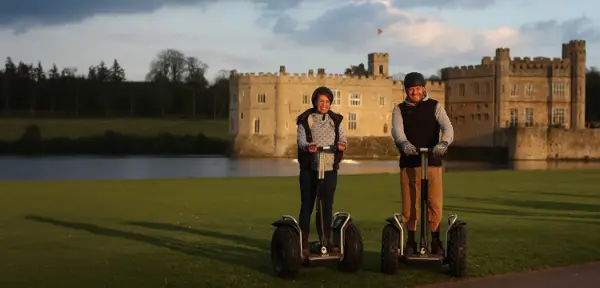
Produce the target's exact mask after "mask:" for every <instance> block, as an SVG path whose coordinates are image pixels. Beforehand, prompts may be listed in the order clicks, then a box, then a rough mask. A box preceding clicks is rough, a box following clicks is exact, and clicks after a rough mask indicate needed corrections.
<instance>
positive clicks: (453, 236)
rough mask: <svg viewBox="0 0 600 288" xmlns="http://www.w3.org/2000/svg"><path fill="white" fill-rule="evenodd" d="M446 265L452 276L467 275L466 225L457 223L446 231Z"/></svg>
mask: <svg viewBox="0 0 600 288" xmlns="http://www.w3.org/2000/svg"><path fill="white" fill-rule="evenodd" d="M448 234H449V235H448V266H449V268H450V274H451V275H452V276H454V277H464V276H466V275H467V226H466V225H459V226H457V227H455V228H454V229H452V230H451V231H450V233H448Z"/></svg>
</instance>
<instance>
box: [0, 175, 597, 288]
mask: <svg viewBox="0 0 600 288" xmlns="http://www.w3.org/2000/svg"><path fill="white" fill-rule="evenodd" d="M598 175H600V171H598V170H572V171H527V172H523V171H519V172H513V171H500V172H468V173H467V172H460V173H458V172H456V173H447V174H445V177H446V178H445V211H444V214H445V215H446V217H447V215H448V214H449V213H458V214H459V217H460V218H461V219H465V220H466V221H467V222H468V224H469V237H470V238H469V263H470V276H472V277H480V276H486V275H490V274H498V273H506V272H515V271H524V270H529V269H534V268H542V267H547V266H561V265H569V264H576V263H582V262H586V261H592V260H600V246H599V245H598V243H600V191H599V188H598V187H600V177H598ZM298 194H299V193H298V188H297V179H296V178H295V177H292V178H270V179H266V178H262V179H259V178H249V179H189V180H188V179H186V180H144V181H70V182H67V181H65V182H0V255H2V260H3V261H0V286H1V287H13V286H20V287H61V288H63V287H406V286H412V285H416V284H426V283H433V282H440V281H448V280H451V278H450V277H449V276H446V274H444V271H441V270H438V269H441V268H438V269H431V268H429V269H423V268H421V269H415V268H411V269H407V270H405V271H399V273H397V274H396V275H393V276H386V275H383V274H380V272H379V245H380V237H381V230H382V228H383V226H384V224H385V222H384V219H385V218H386V217H388V216H390V215H391V214H392V213H393V212H399V210H400V207H401V205H400V202H399V201H400V192H399V180H398V176H397V175H365V176H342V177H340V181H339V185H338V190H337V198H336V203H335V210H336V211H341V210H344V211H349V212H351V213H352V215H353V217H354V219H355V221H356V224H357V226H358V227H359V228H360V229H361V231H362V234H363V237H364V240H365V250H366V251H365V264H364V267H363V271H361V272H359V273H357V274H343V273H340V272H338V271H337V270H333V269H335V267H333V268H327V267H317V268H311V269H304V270H302V271H301V273H300V275H299V278H298V279H297V280H295V281H285V280H280V279H277V278H275V277H274V276H273V274H272V272H271V266H270V262H269V252H268V249H269V241H270V238H271V233H272V231H273V228H272V227H271V226H270V223H271V222H272V221H274V220H276V219H277V218H278V217H279V216H280V215H281V214H292V215H296V214H298V209H299V203H298V202H299V195H298ZM446 225H447V224H446V223H444V226H443V228H444V229H445V227H446ZM313 227H314V225H313ZM313 229H314V228H313ZM315 234H316V233H315V232H314V230H313V233H312V235H311V238H313V239H314V238H316V236H315ZM283 285H285V286H283Z"/></svg>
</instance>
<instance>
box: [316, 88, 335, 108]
mask: <svg viewBox="0 0 600 288" xmlns="http://www.w3.org/2000/svg"><path fill="white" fill-rule="evenodd" d="M322 94H325V95H327V96H328V98H329V102H333V91H331V89H329V88H327V87H325V86H321V87H319V88H317V89H315V91H314V92H313V94H312V99H311V101H312V104H313V107H317V97H319V95H322Z"/></svg>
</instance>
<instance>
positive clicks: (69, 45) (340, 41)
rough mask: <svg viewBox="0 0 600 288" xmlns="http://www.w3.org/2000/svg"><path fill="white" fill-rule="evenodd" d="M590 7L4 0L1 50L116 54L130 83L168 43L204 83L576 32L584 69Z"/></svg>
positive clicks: (414, 61) (424, 0)
mask: <svg viewBox="0 0 600 288" xmlns="http://www.w3.org/2000/svg"><path fill="white" fill-rule="evenodd" d="M574 2H577V5H573V3H574ZM597 8H598V4H597V3H595V1H593V0H576V1H573V2H570V1H564V0H560V1H559V0H420V1H413V0H322V1H316V0H104V1H82V0H21V1H1V2H0V51H1V52H2V53H4V55H3V56H4V57H9V56H10V57H11V58H12V59H13V61H15V62H18V61H23V62H25V63H34V64H35V63H37V62H38V61H41V63H42V65H43V66H44V68H45V69H46V70H48V69H49V68H51V65H52V63H55V64H56V65H57V66H58V67H59V69H62V68H63V67H76V68H77V69H78V74H87V71H88V67H90V66H91V65H98V64H99V63H100V61H104V62H105V63H107V64H108V65H110V64H112V62H113V60H114V59H117V60H118V61H119V63H120V64H121V66H122V67H123V68H124V69H125V72H126V74H127V79H128V80H133V81H135V80H143V79H144V78H145V75H146V74H147V73H148V71H149V68H150V63H151V61H152V60H153V59H154V58H155V57H156V55H157V53H158V52H160V51H161V50H164V49H169V48H173V49H177V50H180V51H182V52H183V53H185V54H186V55H187V56H194V57H197V58H198V59H200V61H202V62H204V63H206V64H207V65H208V67H209V69H208V71H207V77H209V79H213V78H214V77H215V76H216V75H217V73H218V72H219V71H220V70H222V69H225V70H231V69H236V70H237V71H238V72H242V73H246V72H274V73H275V72H278V71H279V66H280V65H285V66H286V70H287V72H290V73H307V72H308V70H309V69H314V70H315V71H316V69H318V68H325V69H326V72H327V73H343V72H344V70H345V69H346V68H348V67H349V66H350V65H357V64H359V63H364V64H365V65H366V64H367V54H368V53H371V52H387V53H389V55H390V56H389V57H390V74H395V73H408V72H411V71H418V72H421V73H423V74H425V75H431V74H435V73H436V72H437V71H438V70H439V69H441V68H444V67H448V66H462V65H476V64H479V63H480V62H481V58H482V57H484V56H493V55H494V53H495V49H496V48H498V47H508V48H510V51H511V57H525V56H529V57H537V56H544V57H560V56H561V44H562V43H564V42H568V41H569V40H574V39H582V40H586V43H587V44H586V45H587V53H588V54H587V66H588V67H591V66H597V65H600V49H599V48H600V15H599V14H597V13H595V14H594V13H591V12H592V11H596V10H597ZM588 11H590V12H588ZM378 29H382V31H383V32H382V33H381V34H379V35H378V34H377V30H378ZM0 56H2V55H0Z"/></svg>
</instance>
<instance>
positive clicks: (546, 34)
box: [273, 0, 600, 71]
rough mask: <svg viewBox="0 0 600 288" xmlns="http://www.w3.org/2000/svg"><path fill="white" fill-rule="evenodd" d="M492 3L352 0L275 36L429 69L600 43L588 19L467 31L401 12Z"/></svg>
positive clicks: (286, 23)
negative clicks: (509, 52) (506, 51)
mask: <svg viewBox="0 0 600 288" xmlns="http://www.w3.org/2000/svg"><path fill="white" fill-rule="evenodd" d="M494 2H495V1H481V2H479V1H469V0H462V1H461V0H454V1H435V0H428V1H389V0H370V1H365V0H363V1H352V2H351V3H349V4H347V5H344V6H342V7H338V8H335V9H332V10H330V11H326V12H324V13H323V15H321V16H320V17H318V18H316V19H314V20H313V21H310V22H309V23H307V24H306V28H300V26H299V23H297V21H296V20H295V19H293V18H291V17H289V16H288V17H282V18H280V19H279V21H278V23H277V25H275V26H274V27H273V32H274V33H276V34H277V35H278V36H279V38H280V39H281V41H288V42H292V43H295V44H297V45H300V46H304V47H318V46H322V47H330V48H331V49H333V50H334V51H336V52H338V53H354V54H367V53H370V52H390V65H392V66H397V67H398V66H402V67H404V68H410V69H415V70H426V71H436V70H437V69H440V68H441V67H446V66H455V65H466V64H468V63H470V64H476V63H478V62H480V61H481V58H482V57H483V56H486V55H489V56H493V53H494V51H495V49H496V48H498V47H511V48H525V49H526V50H527V48H531V47H539V46H540V45H544V44H548V45H553V46H558V45H560V43H563V42H566V41H569V40H572V39H586V40H587V41H588V42H593V41H598V40H600V31H599V30H598V29H597V28H595V27H594V26H593V25H592V24H593V23H591V20H590V19H587V18H578V19H572V20H568V21H564V22H562V23H559V22H557V21H543V22H536V23H531V24H527V25H524V26H523V27H521V28H520V29H519V28H518V27H517V28H511V27H508V26H501V27H495V28H472V27H468V28H467V27H458V26H454V25H452V23H447V22H444V21H440V20H439V19H438V18H434V17H431V16H429V15H427V14H420V13H419V12H417V11H414V10H412V11H409V10H406V9H400V8H398V7H413V8H414V7H416V6H436V5H437V6H443V7H457V6H460V7H466V8H470V9H476V8H484V7H487V6H489V5H492V4H493V3H494ZM401 4H402V5H401ZM394 5H395V6H394ZM333 15H335V17H334V16H333ZM378 28H381V29H382V30H383V33H382V34H380V35H378V34H377V30H378Z"/></svg>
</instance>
